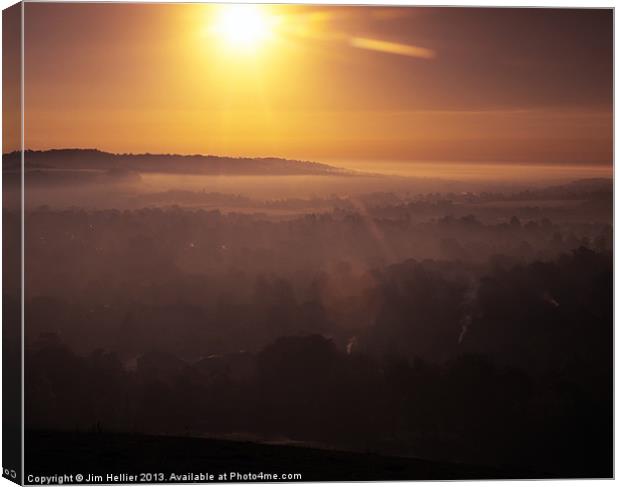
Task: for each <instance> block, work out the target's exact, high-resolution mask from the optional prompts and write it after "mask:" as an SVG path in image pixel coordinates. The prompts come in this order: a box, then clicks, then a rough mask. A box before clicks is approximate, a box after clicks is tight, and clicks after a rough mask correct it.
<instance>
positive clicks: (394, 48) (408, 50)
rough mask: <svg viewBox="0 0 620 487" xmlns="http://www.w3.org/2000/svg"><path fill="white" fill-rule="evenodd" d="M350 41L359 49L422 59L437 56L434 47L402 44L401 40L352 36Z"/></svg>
mask: <svg viewBox="0 0 620 487" xmlns="http://www.w3.org/2000/svg"><path fill="white" fill-rule="evenodd" d="M349 43H350V45H351V46H353V47H357V48H359V49H368V50H370V51H377V52H385V53H388V54H397V55H399V56H409V57H415V58H420V59H434V58H435V57H436V52H435V51H433V50H432V49H427V48H425V47H419V46H412V45H410V44H401V43H399V42H388V41H382V40H379V39H369V38H367V37H351V38H350V39H349Z"/></svg>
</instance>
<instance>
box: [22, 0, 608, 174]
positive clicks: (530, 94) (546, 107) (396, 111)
mask: <svg viewBox="0 0 620 487" xmlns="http://www.w3.org/2000/svg"><path fill="white" fill-rule="evenodd" d="M25 9H26V10H25V73H26V74H25V100H26V114H25V127H26V130H25V144H26V147H28V148H33V149H47V148H60V147H64V148H66V147H90V148H99V149H102V150H107V151H111V152H161V153H172V152H174V153H204V154H221V155H233V156H237V155H247V156H281V157H290V158H299V159H314V160H323V161H336V160H355V159H364V160H377V161H380V160H392V161H393V160H402V161H407V160H411V161H415V160H425V161H432V160H442V161H447V160H452V161H493V162H501V161H507V162H537V163H548V164H581V165H583V164H605V165H610V164H611V160H612V13H611V10H550V9H531V10H530V9H519V10H513V9H465V8H450V9H448V8H385V7H323V6H317V7H309V6H275V5H272V6H254V7H241V8H238V7H222V6H218V5H197V4H186V5H181V4H177V5H174V4H150V5H149V4H146V5H145V4H133V5H130V4H58V3H50V4H45V3H27V4H26V6H25ZM231 9H232V10H231ZM248 9H249V10H248Z"/></svg>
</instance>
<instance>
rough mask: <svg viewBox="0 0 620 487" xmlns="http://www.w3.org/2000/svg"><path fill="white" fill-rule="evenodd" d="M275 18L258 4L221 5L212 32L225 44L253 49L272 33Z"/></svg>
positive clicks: (243, 48)
mask: <svg viewBox="0 0 620 487" xmlns="http://www.w3.org/2000/svg"><path fill="white" fill-rule="evenodd" d="M274 25H275V18H274V17H272V16H270V15H269V14H268V13H267V12H266V11H265V10H264V8H262V7H261V6H260V5H251V4H237V5H235V4H233V5H221V6H220V8H219V9H218V11H217V12H216V14H215V17H214V19H213V23H212V26H211V27H212V28H211V30H212V32H213V33H214V34H215V35H216V36H217V37H218V38H220V39H221V40H222V41H223V42H224V43H225V44H226V45H227V46H229V47H234V48H238V49H242V50H254V49H256V48H257V47H259V46H260V45H261V44H263V43H264V42H265V41H266V40H267V39H269V38H270V37H271V36H272V35H273V28H274Z"/></svg>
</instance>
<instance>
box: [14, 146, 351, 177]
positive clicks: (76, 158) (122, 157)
mask: <svg viewBox="0 0 620 487" xmlns="http://www.w3.org/2000/svg"><path fill="white" fill-rule="evenodd" d="M19 163H20V153H19V152H11V153H9V154H4V157H3V167H4V169H5V170H11V169H16V168H17V167H18V166H19ZM25 164H26V167H27V168H29V169H65V170H83V169H88V170H102V171H110V170H122V171H136V172H142V173H144V172H157V173H172V174H214V175H220V174H221V175H272V176H275V175H343V176H344V175H353V174H355V173H354V172H352V171H347V170H345V169H341V168H338V167H334V166H329V165H327V164H319V163H317V162H310V161H295V160H289V159H281V158H277V157H260V158H250V157H221V156H213V155H199V154H196V155H179V154H112V153H109V152H103V151H100V150H97V149H54V150H46V151H33V150H27V151H26V152H25Z"/></svg>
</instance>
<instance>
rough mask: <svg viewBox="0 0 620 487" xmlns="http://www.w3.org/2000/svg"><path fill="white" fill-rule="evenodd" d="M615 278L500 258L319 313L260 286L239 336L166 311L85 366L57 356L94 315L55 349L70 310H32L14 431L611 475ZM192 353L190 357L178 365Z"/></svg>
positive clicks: (412, 268)
mask: <svg viewBox="0 0 620 487" xmlns="http://www.w3.org/2000/svg"><path fill="white" fill-rule="evenodd" d="M611 262H612V261H611V255H610V254H609V253H600V252H599V253H597V252H594V251H592V250H588V249H585V248H582V249H578V250H576V251H574V252H571V253H569V254H565V255H562V256H561V257H559V258H557V259H555V260H554V261H550V262H533V263H529V264H515V263H510V262H506V261H503V260H501V259H498V260H496V261H494V262H493V263H491V264H490V267H489V269H488V270H487V274H485V275H484V276H481V277H480V279H479V280H478V281H476V282H472V281H471V280H470V277H471V276H470V275H468V274H467V273H466V272H464V268H463V266H462V264H459V263H458V262H415V261H408V262H403V263H400V264H395V265H392V266H389V267H387V268H385V269H382V270H378V271H376V273H375V281H374V282H375V284H374V286H370V287H369V288H367V289H366V290H364V288H363V287H357V288H353V290H350V289H351V288H350V287H348V286H343V284H344V283H346V281H338V282H333V283H332V286H333V288H340V287H344V288H345V289H349V290H350V291H348V292H349V296H348V298H347V296H346V292H345V296H344V297H343V299H342V300H336V302H337V303H338V305H337V306H336V307H335V308H331V309H330V307H329V305H327V304H320V303H315V304H314V305H310V304H308V303H297V302H295V300H294V299H292V298H291V295H290V293H289V292H288V291H287V290H286V286H285V285H283V284H282V282H280V283H279V284H278V283H277V281H271V282H264V283H262V285H261V286H259V289H260V292H261V293H263V294H256V296H255V298H254V301H253V306H252V307H251V308H250V309H248V310H246V311H245V313H246V314H247V316H250V315H251V316H253V317H254V321H250V322H248V323H246V325H247V327H244V325H243V321H242V320H240V319H239V316H240V315H239V314H237V313H236V311H235V305H234V304H233V303H232V302H228V303H226V302H225V300H224V298H221V301H220V304H219V306H221V308H219V309H217V308H216V310H217V311H216V312H215V314H214V315H210V314H200V312H199V310H198V309H196V308H194V307H192V306H186V305H182V304H178V305H177V308H176V312H173V313H171V314H168V315H167V316H168V317H169V319H170V321H169V322H168V323H167V325H165V326H164V325H163V323H164V321H165V320H161V321H159V322H158V321H157V318H156V317H157V316H158V315H162V314H163V315H165V314H166V313H167V312H168V311H169V310H170V309H172V308H169V306H162V307H157V308H153V309H152V310H151V312H150V313H149V314H145V315H143V316H142V317H143V318H146V317H149V318H151V319H153V322H152V323H149V322H148V320H147V321H145V323H144V325H141V326H144V328H143V329H142V331H141V332H140V331H139V330H140V327H139V326H137V325H136V323H137V322H134V323H133V324H131V320H132V319H134V320H136V319H137V318H136V316H140V314H139V312H136V311H134V318H126V320H128V321H125V322H123V321H118V322H117V328H116V333H117V340H118V342H117V347H113V346H109V347H102V348H105V350H102V349H95V350H92V351H88V352H87V351H82V352H76V351H75V350H74V349H75V348H76V347H74V346H73V345H72V346H68V345H67V342H68V341H69V339H70V341H72V342H73V343H75V344H78V345H79V344H80V342H81V341H84V342H88V340H89V338H88V337H89V336H90V335H91V334H92V333H95V334H97V333H98V331H97V329H98V328H99V322H98V321H97V320H96V318H95V317H96V315H97V314H99V313H100V312H101V311H100V310H94V312H91V316H93V320H91V321H87V320H83V321H80V320H76V321H75V328H74V329H65V330H64V331H63V333H57V332H55V331H54V330H55V328H56V327H57V326H59V325H61V326H66V324H67V323H70V322H71V320H70V319H68V317H69V316H70V314H71V313H72V312H73V311H71V309H72V307H73V306H74V305H70V304H68V303H64V304H61V303H60V302H56V303H55V304H54V306H55V308H54V307H52V308H47V309H44V308H41V309H39V313H41V317H42V316H45V317H46V318H45V319H46V320H47V324H48V330H49V331H48V332H47V333H41V334H39V336H38V337H37V338H36V339H34V340H32V341H31V342H30V344H29V347H28V350H27V355H26V405H27V410H26V419H27V425H28V427H29V428H37V429H49V428H51V429H77V430H93V431H136V432H150V433H175V434H190V435H201V434H205V435H231V434H235V433H236V434H244V435H246V437H247V436H250V437H252V438H255V439H259V440H267V439H278V438H287V439H290V440H297V441H305V442H318V443H322V444H326V445H330V446H333V447H338V448H345V449H363V450H370V451H379V452H383V453H391V454H401V455H403V454H405V455H414V456H421V457H427V458H437V459H439V458H444V459H449V460H452V461H462V462H472V463H486V464H493V465H505V466H509V465H512V466H518V467H519V468H523V467H527V468H531V469H532V470H535V471H540V472H543V473H550V474H555V475H558V476H572V475H581V476H600V475H609V474H610V472H611V470H610V469H611V451H612V449H611V441H612V437H611V431H612V430H611V424H612V397H611V394H612V382H611V381H612V341H611V337H612V299H613V298H612V265H611ZM349 271H350V269H349ZM342 272H343V275H345V274H346V272H347V270H346V269H343V270H342ZM352 282H353V281H351V283H352ZM356 297H358V298H359V301H358V302H357V304H356V303H355V299H356ZM362 303H363V306H366V308H362V309H363V310H364V313H362V311H360V310H359V309H358V310H357V311H352V310H354V309H355V308H356V307H357V306H360V305H362ZM30 304H33V303H30ZM34 304H35V306H27V310H28V309H31V310H33V311H31V313H32V312H34V310H36V303H34ZM48 304H49V303H48ZM13 305H14V306H17V303H13ZM9 306H10V302H9ZM313 307H314V311H312V314H310V315H309V314H307V313H309V311H308V310H310V309H312V308H313ZM372 310H375V311H372ZM237 311H238V310H237ZM347 313H353V314H347ZM355 313H357V316H358V317H361V316H363V315H364V314H366V315H368V316H372V319H367V320H366V322H359V323H356V322H355V321H356V320H354V319H353V317H354V316H355ZM310 316H311V317H312V318H310ZM41 317H40V318H39V319H43V318H41ZM28 319H29V315H28V314H27V316H26V320H28ZM31 319H32V318H31ZM304 323H306V324H307V325H308V327H306V326H304V325H303V324H304ZM321 323H322V326H324V328H322V329H320V326H319V324H321ZM312 327H315V328H312ZM317 327H318V328H317ZM213 328H218V329H219V330H220V331H219V334H215V335H213V334H211V333H210V332H209V330H210V329H213ZM252 333H260V334H261V336H260V338H258V337H257V336H254V340H247V338H246V335H248V334H249V335H252ZM205 337H210V338H205ZM226 337H229V339H230V342H229V343H230V344H229V345H228V347H222V343H223V342H222V340H224V341H225V340H226ZM192 340H195V341H196V342H197V343H198V344H199V345H198V348H199V349H200V351H202V353H199V352H200V351H195V350H194V351H192V353H189V352H188V350H186V354H185V355H183V354H182V353H180V351H181V350H182V349H179V348H178V347H179V341H181V342H183V341H185V343H189V342H190V341H192ZM218 340H220V341H219V342H218ZM100 343H105V341H103V340H101V341H100ZM235 345H236V346H237V348H235V349H233V347H234V346H235ZM246 345H248V348H246V349H245V350H243V348H244V347H245V346H246ZM226 348H228V350H229V351H228V352H225V351H223V350H226ZM218 350H219V353H218ZM233 350H234V351H233Z"/></svg>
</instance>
